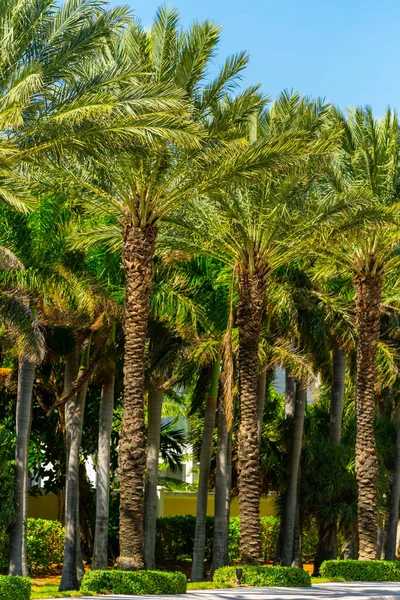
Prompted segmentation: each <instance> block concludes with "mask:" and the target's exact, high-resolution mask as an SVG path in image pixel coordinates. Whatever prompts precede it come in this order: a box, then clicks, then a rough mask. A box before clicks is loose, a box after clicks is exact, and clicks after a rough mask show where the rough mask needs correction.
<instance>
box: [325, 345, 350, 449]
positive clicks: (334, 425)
mask: <svg viewBox="0 0 400 600" xmlns="http://www.w3.org/2000/svg"><path fill="white" fill-rule="evenodd" d="M345 372H346V351H345V350H342V349H341V348H337V347H335V348H334V349H333V351H332V375H333V381H332V388H331V404H330V422H329V438H330V440H331V442H332V443H333V444H340V437H341V434H342V416H343V400H344V378H345Z"/></svg>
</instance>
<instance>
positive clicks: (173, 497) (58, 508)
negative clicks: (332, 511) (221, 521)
mask: <svg viewBox="0 0 400 600" xmlns="http://www.w3.org/2000/svg"><path fill="white" fill-rule="evenodd" d="M196 503H197V494H196V492H169V491H167V490H163V489H161V490H159V502H158V506H157V509H158V510H157V515H158V516H159V517H174V516H176V515H196ZM213 514H214V494H208V502H207V515H210V516H212V515H213ZM260 514H261V516H262V517H267V516H269V515H273V514H275V511H274V504H273V500H272V498H271V497H269V496H264V497H263V498H261V510H260ZM238 515H239V501H238V498H233V499H232V502H231V516H232V517H236V516H238ZM28 516H29V517H33V518H35V519H51V520H54V521H57V520H59V519H60V520H61V522H63V521H64V499H63V497H62V496H60V497H59V496H56V495H54V494H47V495H46V496H37V497H36V498H35V497H33V496H29V499H28Z"/></svg>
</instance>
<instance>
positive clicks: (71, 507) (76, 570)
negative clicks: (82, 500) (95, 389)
mask: <svg viewBox="0 0 400 600" xmlns="http://www.w3.org/2000/svg"><path fill="white" fill-rule="evenodd" d="M87 386H88V384H87V382H86V383H84V384H83V386H82V387H81V389H80V390H79V392H78V393H77V395H76V401H75V410H74V412H73V415H72V418H71V421H70V423H69V430H70V432H71V433H70V445H69V456H68V463H67V476H66V497H65V543H64V562H63V570H62V575H61V582H60V587H59V591H60V592H64V591H70V590H79V586H80V579H81V575H82V573H83V568H82V567H81V563H82V556H81V553H80V552H79V550H80V526H79V459H80V448H81V442H82V429H83V417H84V410H85V402H86V391H87ZM78 548H79V550H78Z"/></svg>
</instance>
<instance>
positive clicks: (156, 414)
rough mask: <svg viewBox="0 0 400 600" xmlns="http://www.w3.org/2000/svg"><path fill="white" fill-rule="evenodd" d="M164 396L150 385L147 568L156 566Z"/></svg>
mask: <svg viewBox="0 0 400 600" xmlns="http://www.w3.org/2000/svg"><path fill="white" fill-rule="evenodd" d="M163 396H164V392H163V390H162V389H160V388H159V387H157V386H156V385H151V386H150V387H149V395H148V426H147V460H146V478H145V488H144V493H145V496H144V500H145V509H144V561H145V564H146V568H147V569H155V568H156V519H157V485H158V455H159V452H160V428H161V411H162V403H163Z"/></svg>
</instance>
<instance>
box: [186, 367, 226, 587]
mask: <svg viewBox="0 0 400 600" xmlns="http://www.w3.org/2000/svg"><path fill="white" fill-rule="evenodd" d="M220 364H221V361H220V360H219V359H218V360H216V361H215V363H214V366H213V370H212V377H211V385H210V392H209V394H208V398H207V404H206V411H205V414H204V430H203V437H202V441H201V450H200V472H199V486H198V490H197V508H196V528H195V532H194V545H193V562H192V574H191V580H192V581H202V580H203V579H204V555H205V545H206V519H207V500H208V482H209V478H210V462H211V453H212V443H213V435H214V425H215V411H216V408H217V396H218V380H219V369H220Z"/></svg>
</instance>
